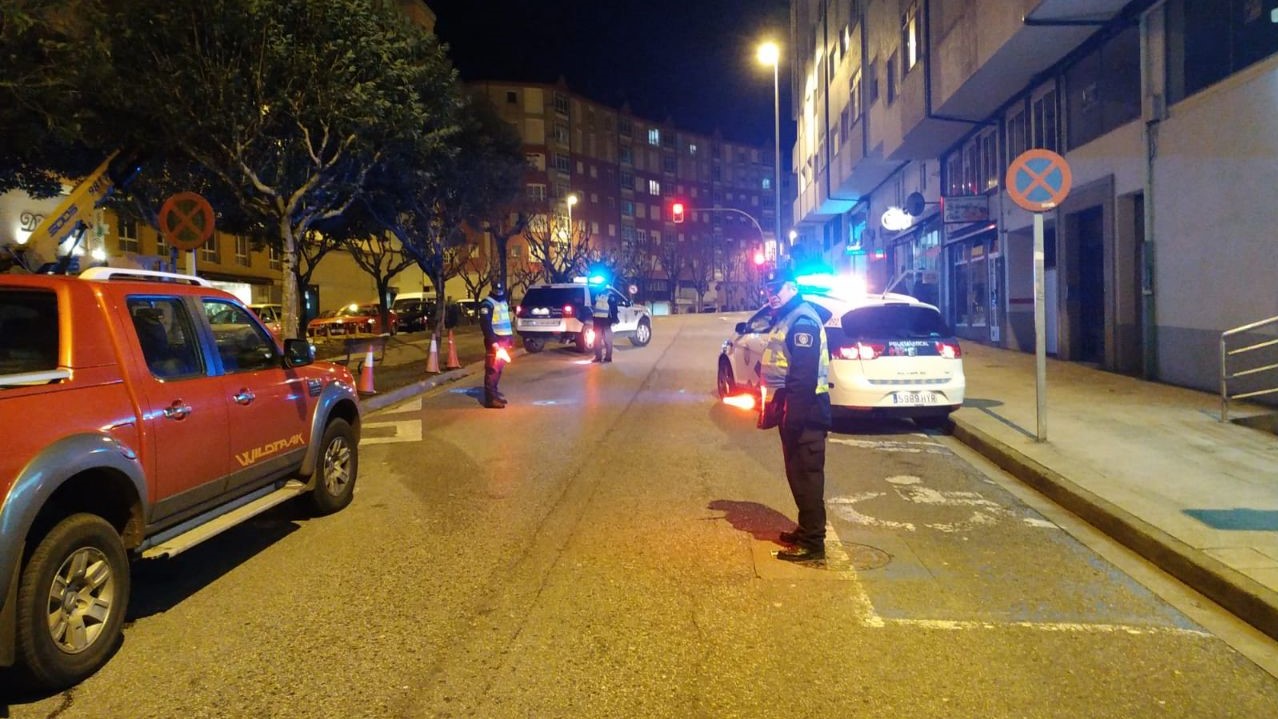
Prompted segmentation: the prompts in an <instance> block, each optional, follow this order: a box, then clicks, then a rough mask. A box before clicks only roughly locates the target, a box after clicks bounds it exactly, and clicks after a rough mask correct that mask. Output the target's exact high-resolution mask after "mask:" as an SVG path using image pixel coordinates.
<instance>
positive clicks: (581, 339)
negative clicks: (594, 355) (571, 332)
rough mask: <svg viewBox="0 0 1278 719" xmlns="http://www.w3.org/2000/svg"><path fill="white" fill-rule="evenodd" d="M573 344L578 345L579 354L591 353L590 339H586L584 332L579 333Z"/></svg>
mask: <svg viewBox="0 0 1278 719" xmlns="http://www.w3.org/2000/svg"><path fill="white" fill-rule="evenodd" d="M573 343H574V344H576V345H577V351H578V352H581V353H583V354H585V353H586V352H589V351H590V339H589V338H587V337H586V332H585V331H584V330H583V331H581V332H578V333H577V336H576V337H574V338H573Z"/></svg>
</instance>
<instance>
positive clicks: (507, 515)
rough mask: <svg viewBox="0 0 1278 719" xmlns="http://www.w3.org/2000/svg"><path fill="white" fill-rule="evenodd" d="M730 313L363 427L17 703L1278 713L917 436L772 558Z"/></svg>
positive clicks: (150, 580)
mask: <svg viewBox="0 0 1278 719" xmlns="http://www.w3.org/2000/svg"><path fill="white" fill-rule="evenodd" d="M736 319H738V318H737V317H730V318H728V319H722V318H719V317H716V316H710V315H702V316H690V317H670V318H658V321H657V323H656V327H655V337H654V339H653V342H652V344H651V345H650V346H648V347H645V348H634V347H632V346H631V345H630V344H629V343H628V342H625V341H622V342H620V343H618V345H617V351H616V353H615V362H613V363H612V364H610V365H592V364H590V363H588V362H587V361H586V360H587V359H588V358H587V357H585V356H582V355H577V354H575V353H574V352H571V351H570V350H568V349H553V348H552V349H549V350H547V351H546V352H543V353H540V354H537V355H527V356H523V357H519V358H518V359H517V360H516V362H515V363H514V364H513V365H512V366H511V367H510V368H509V369H508V370H507V375H506V378H505V381H504V382H503V390H504V391H505V393H506V395H507V396H508V397H509V398H510V401H511V405H510V406H509V407H508V408H506V409H504V410H487V409H483V408H481V407H480V406H479V402H478V397H479V393H478V392H477V391H476V390H475V388H474V387H473V383H474V382H475V381H476V380H470V382H471V385H466V386H452V387H446V388H443V389H440V390H437V391H436V392H434V393H433V394H430V395H427V396H425V397H422V398H418V399H414V400H410V401H408V402H406V403H403V404H401V405H398V406H395V407H392V408H389V409H387V410H385V411H382V412H379V413H376V414H373V415H370V416H368V417H366V418H365V419H366V427H365V441H364V443H363V444H362V446H361V468H360V479H359V485H358V490H357V496H356V499H355V502H354V504H352V505H351V507H349V508H348V509H346V510H345V511H343V512H341V513H339V514H337V515H334V516H331V517H325V518H321V519H311V518H308V517H306V516H305V515H303V514H301V513H300V509H298V508H295V507H283V508H280V509H279V510H278V511H275V512H272V513H270V514H268V515H264V516H262V517H260V518H258V519H257V520H256V521H254V522H252V523H251V524H249V525H246V526H242V527H238V528H236V529H234V530H232V531H230V532H228V533H227V534H224V535H223V536H221V537H218V538H216V539H214V540H212V541H210V542H208V543H206V544H204V545H202V546H200V547H198V548H196V549H194V550H192V551H190V552H188V553H187V554H184V555H181V556H179V557H177V558H175V559H172V560H167V561H165V562H157V563H148V564H145V565H142V566H139V567H138V572H139V573H138V575H137V578H136V580H135V582H134V599H133V607H132V611H131V615H130V623H129V625H128V627H127V628H126V630H125V641H124V644H123V646H122V647H121V649H120V651H119V653H118V654H117V655H116V656H115V657H114V659H113V660H112V661H111V662H110V663H109V664H108V665H107V666H106V667H105V668H104V669H103V670H102V671H101V672H99V673H98V674H97V675H95V676H94V677H92V678H90V679H89V680H87V681H86V682H84V683H83V684H82V685H80V686H78V687H76V688H74V689H72V690H70V691H68V692H65V693H62V694H57V695H53V696H27V695H24V694H22V692H21V690H20V688H18V687H14V686H12V685H10V686H9V687H8V688H7V695H6V697H7V699H6V701H7V709H8V712H7V713H2V712H0V715H3V716H10V717H21V718H25V717H59V718H60V719H72V718H75V717H94V718H102V717H120V718H122V719H123V718H133V717H155V718H168V717H173V718H175V719H176V718H179V717H181V718H184V719H185V718H195V717H307V718H314V717H774V716H796V717H799V716H812V717H815V716H829V717H840V716H856V717H904V716H910V717H941V716H944V717H973V718H977V717H980V718H981V719H985V718H986V717H1093V718H1097V717H1145V716H1159V717H1193V718H1195V719H1200V718H1202V717H1273V716H1278V679H1275V678H1274V677H1273V676H1271V675H1270V674H1267V673H1265V672H1264V671H1262V670H1261V669H1259V668H1258V667H1257V666H1256V665H1255V664H1253V663H1251V662H1250V661H1249V660H1248V659H1246V658H1245V657H1244V656H1243V655H1242V654H1240V653H1239V652H1237V651H1236V650H1235V649H1233V648H1232V647H1231V646H1230V644H1229V643H1228V642H1227V641H1225V640H1224V639H1222V638H1221V637H1219V636H1216V635H1215V634H1213V633H1211V632H1208V631H1207V630H1205V629H1204V628H1203V627H1202V625H1201V624H1199V623H1197V622H1195V621H1193V620H1191V619H1190V618H1189V617H1188V616H1187V614H1186V613H1183V612H1182V611H1181V610H1180V609H1178V608H1176V607H1174V606H1172V605H1170V604H1168V602H1167V601H1166V600H1164V599H1163V598H1162V596H1163V595H1174V594H1176V590H1175V588H1174V587H1172V588H1168V587H1166V586H1162V585H1161V584H1160V583H1161V582H1163V580H1160V579H1158V578H1157V577H1156V576H1154V575H1152V574H1149V573H1146V572H1143V571H1138V572H1133V573H1129V571H1130V570H1127V569H1120V568H1119V565H1118V564H1115V563H1113V562H1111V560H1110V559H1109V558H1107V557H1106V556H1104V551H1103V550H1102V552H1101V553H1098V552H1097V551H1096V550H1095V549H1093V548H1092V543H1090V542H1089V543H1088V544H1084V543H1081V542H1080V541H1079V540H1078V539H1075V536H1074V534H1072V532H1073V531H1074V530H1073V529H1071V528H1070V526H1069V523H1068V522H1067V521H1066V520H1065V519H1062V518H1059V517H1055V515H1053V514H1052V513H1051V512H1049V511H1047V510H1042V508H1036V507H1035V506H1034V504H1033V502H1031V501H1030V500H1027V499H1025V498H1023V496H1022V494H1021V493H1020V492H1019V491H1017V490H1016V489H1015V488H1014V487H1012V486H1011V485H1009V484H1008V482H1010V481H1011V480H1008V479H1007V478H1006V477H1003V476H1000V475H997V474H995V473H993V471H992V470H990V469H989V468H988V467H984V466H981V465H980V463H978V462H975V461H973V460H972V458H971V457H970V456H969V455H968V454H967V453H966V452H964V451H963V450H962V449H961V448H960V447H959V446H958V445H957V444H956V443H954V442H953V441H952V440H951V439H949V438H947V437H944V436H942V435H939V434H935V433H920V432H917V431H916V430H915V429H914V427H913V426H912V425H910V424H909V423H905V422H901V423H883V424H850V423H843V424H840V426H839V427H838V430H839V431H837V432H836V433H834V434H833V435H831V439H830V443H829V449H828V459H827V475H828V480H827V492H826V495H827V503H828V506H829V513H830V523H831V527H832V529H833V530H834V532H833V534H832V536H831V537H830V539H831V542H833V543H832V544H831V545H830V547H829V560H828V561H827V562H826V564H825V565H823V566H815V567H803V566H792V565H789V564H786V563H783V562H779V561H777V560H776V559H774V558H773V557H772V556H771V552H773V551H775V550H776V549H778V548H779V545H777V544H776V543H775V542H774V541H773V538H774V537H775V535H776V533H777V532H778V531H780V530H782V529H788V528H790V527H791V522H790V521H789V520H788V519H787V518H788V517H793V516H794V507H793V503H792V501H791V499H790V497H789V493H788V490H787V489H786V486H785V482H784V476H783V471H782V467H781V456H780V446H779V443H778V440H777V437H776V433H775V432H774V431H769V432H760V431H758V430H756V429H754V428H753V426H752V421H751V418H750V417H748V416H747V415H745V414H744V413H741V412H739V411H737V410H734V409H731V408H728V407H725V406H724V405H722V404H720V403H717V402H716V400H715V397H714V396H713V387H714V372H713V369H714V365H713V357H714V355H715V353H716V352H717V351H718V344H719V343H720V342H721V341H722V339H723V337H724V336H725V335H726V333H727V328H728V327H729V322H731V321H735V320H736ZM1133 574H1136V575H1139V576H1140V577H1141V580H1140V581H1137V580H1136V579H1133V578H1132V575H1133Z"/></svg>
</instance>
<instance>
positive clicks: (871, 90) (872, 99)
mask: <svg viewBox="0 0 1278 719" xmlns="http://www.w3.org/2000/svg"><path fill="white" fill-rule="evenodd" d="M867 74H868V75H869V77H867V78H866V84H865V96H866V102H867V104H870V105H873V104H874V103H876V102H878V101H879V59H878V58H875V59H873V60H871V61H870V64H869V66H868V69H867Z"/></svg>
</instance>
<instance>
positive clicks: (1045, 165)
mask: <svg viewBox="0 0 1278 719" xmlns="http://www.w3.org/2000/svg"><path fill="white" fill-rule="evenodd" d="M1072 182H1073V175H1072V174H1071V173H1070V169H1069V163H1068V162H1066V161H1065V158H1063V157H1061V156H1060V155H1058V154H1056V153H1055V152H1052V151H1051V150H1041V149H1035V150H1026V151H1025V152H1022V153H1021V154H1020V155H1018V156H1017V157H1016V159H1015V160H1012V164H1011V165H1010V166H1009V167H1008V168H1007V196H1008V197H1009V198H1011V200H1012V202H1015V203H1016V204H1017V205H1019V206H1020V207H1023V208H1024V209H1026V210H1029V211H1030V212H1047V211H1048V210H1051V209H1055V208H1056V207H1058V206H1060V204H1061V203H1062V202H1064V201H1065V198H1066V196H1068V195H1069V188H1070V184H1071V183H1072Z"/></svg>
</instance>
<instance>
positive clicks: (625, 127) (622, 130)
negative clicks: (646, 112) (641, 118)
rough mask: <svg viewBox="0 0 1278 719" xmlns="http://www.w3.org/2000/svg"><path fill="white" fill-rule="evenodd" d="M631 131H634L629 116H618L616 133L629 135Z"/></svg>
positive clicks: (624, 135)
mask: <svg viewBox="0 0 1278 719" xmlns="http://www.w3.org/2000/svg"><path fill="white" fill-rule="evenodd" d="M633 131H634V127H633V124H632V123H631V121H630V118H628V117H622V118H618V120H617V134H619V135H621V136H622V137H630V133H631V132H633Z"/></svg>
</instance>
